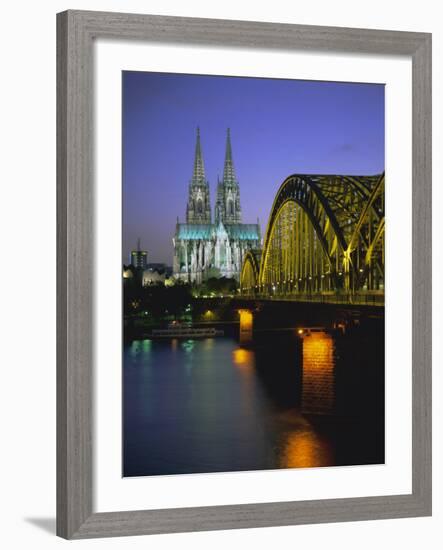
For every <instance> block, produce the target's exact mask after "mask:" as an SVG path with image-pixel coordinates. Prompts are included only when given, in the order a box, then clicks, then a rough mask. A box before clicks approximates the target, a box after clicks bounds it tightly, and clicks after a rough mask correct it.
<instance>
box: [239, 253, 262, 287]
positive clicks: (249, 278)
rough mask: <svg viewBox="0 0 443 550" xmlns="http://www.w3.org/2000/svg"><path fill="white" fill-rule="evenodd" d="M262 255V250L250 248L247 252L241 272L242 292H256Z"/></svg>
mask: <svg viewBox="0 0 443 550" xmlns="http://www.w3.org/2000/svg"><path fill="white" fill-rule="evenodd" d="M260 257H261V251H260V250H248V252H247V253H246V254H245V256H244V258H243V264H242V269H241V274H240V290H241V292H249V293H253V294H255V293H256V291H257V289H258V283H259V277H260Z"/></svg>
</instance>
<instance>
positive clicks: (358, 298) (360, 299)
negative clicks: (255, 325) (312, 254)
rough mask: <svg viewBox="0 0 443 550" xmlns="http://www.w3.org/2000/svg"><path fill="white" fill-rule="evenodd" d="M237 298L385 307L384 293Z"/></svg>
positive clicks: (249, 296) (254, 295)
mask: <svg viewBox="0 0 443 550" xmlns="http://www.w3.org/2000/svg"><path fill="white" fill-rule="evenodd" d="M236 298H237V299H240V300H241V299H242V298H244V299H245V300H260V301H273V302H304V303H306V302H311V303H319V304H340V305H356V306H359V305H360V306H378V307H384V305H385V296H384V294H381V293H377V294H373V293H371V294H369V293H368V294H366V293H361V294H329V293H328V294H318V293H315V294H284V293H281V294H280V293H276V294H273V295H268V294H260V293H255V294H244V293H242V294H241V295H240V296H237V297H236Z"/></svg>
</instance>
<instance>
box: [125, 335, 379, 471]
mask: <svg viewBox="0 0 443 550" xmlns="http://www.w3.org/2000/svg"><path fill="white" fill-rule="evenodd" d="M382 340H383V338H382V335H380V334H378V333H377V331H376V332H371V331H369V332H368V331H365V332H364V337H363V336H362V335H360V334H358V332H357V333H356V334H348V335H345V336H340V335H331V334H328V333H317V334H312V335H311V336H305V337H303V338H300V337H298V336H297V334H296V331H281V332H269V333H267V334H266V333H263V334H262V335H260V336H259V337H257V338H256V340H255V342H254V344H253V345H252V346H251V347H249V348H244V347H241V346H240V345H239V343H238V340H237V338H236V337H235V335H234V334H233V335H232V336H224V337H221V338H207V339H203V340H185V341H182V340H171V341H158V340H150V339H144V340H134V341H132V342H130V343H127V344H126V345H125V348H124V357H123V368H124V376H123V381H124V386H123V387H124V412H123V427H124V429H123V440H124V450H123V475H124V476H146V475H168V474H184V473H204V472H226V471H244V470H264V469H274V468H299V467H320V466H340V465H355V464H380V463H383V462H384V407H383V403H384V383H383V381H384V366H383V346H382V345H381V344H380V341H382Z"/></svg>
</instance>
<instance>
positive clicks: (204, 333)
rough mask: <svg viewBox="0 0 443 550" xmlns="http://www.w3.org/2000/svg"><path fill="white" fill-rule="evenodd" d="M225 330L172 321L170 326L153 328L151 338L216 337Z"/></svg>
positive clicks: (221, 334)
mask: <svg viewBox="0 0 443 550" xmlns="http://www.w3.org/2000/svg"><path fill="white" fill-rule="evenodd" d="M223 335H224V331H223V330H220V329H216V328H214V327H198V328H197V327H193V326H192V325H183V324H179V323H170V324H169V325H168V328H159V329H153V330H152V333H151V335H150V336H151V338H185V339H187V338H214V337H216V336H223Z"/></svg>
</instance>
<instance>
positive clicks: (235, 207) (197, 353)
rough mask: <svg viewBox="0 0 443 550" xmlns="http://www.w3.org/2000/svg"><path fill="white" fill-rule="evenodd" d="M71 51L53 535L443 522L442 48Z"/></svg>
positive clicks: (321, 35)
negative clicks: (437, 83) (434, 394)
mask: <svg viewBox="0 0 443 550" xmlns="http://www.w3.org/2000/svg"><path fill="white" fill-rule="evenodd" d="M57 41H58V42H57V46H58V57H57V73H58V74H57V97H58V104H57V131H58V135H57V157H58V161H57V193H58V199H57V200H58V242H57V254H58V260H57V266H58V274H57V275H58V278H57V283H58V286H57V301H58V311H57V321H58V323H57V325H58V334H57V342H58V350H57V364H58V366H57V533H58V534H59V535H60V536H62V537H64V538H68V539H74V538H87V537H101V536H102V537H104V536H122V535H140V534H154V533H172V532H184V531H198V530H215V529H234V528H246V527H265V526H278V525H296V524H303V523H324V522H329V521H331V522H332V521H334V522H337V521H352V520H364V519H382V518H400V517H415V516H425V515H430V514H431V238H430V235H431V35H429V34H426V33H410V32H397V31H395V32H394V31H380V30H377V31H376V30H366V29H349V28H346V29H345V28H328V27H310V26H299V25H286V24H274V23H272V24H271V23H255V22H245V21H224V20H209V19H190V18H178V17H163V16H152V15H135V14H121V13H101V12H86V11H67V12H63V13H61V14H58V18H57Z"/></svg>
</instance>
